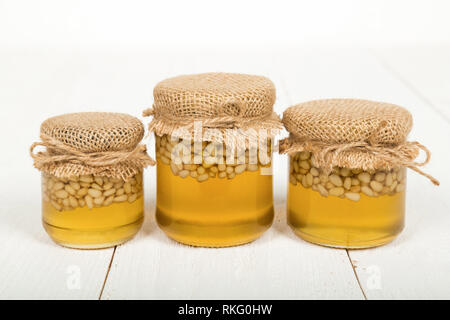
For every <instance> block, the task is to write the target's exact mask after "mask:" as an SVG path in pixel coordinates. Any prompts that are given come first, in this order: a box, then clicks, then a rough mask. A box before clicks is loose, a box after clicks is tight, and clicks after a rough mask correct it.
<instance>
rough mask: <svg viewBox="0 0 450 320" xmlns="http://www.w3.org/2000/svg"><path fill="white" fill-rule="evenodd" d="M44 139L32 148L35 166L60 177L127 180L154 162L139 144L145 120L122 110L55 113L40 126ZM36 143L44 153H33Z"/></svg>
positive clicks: (143, 146)
mask: <svg viewBox="0 0 450 320" xmlns="http://www.w3.org/2000/svg"><path fill="white" fill-rule="evenodd" d="M40 136H41V139H42V142H35V143H33V144H32V146H31V148H30V154H31V156H32V157H33V159H34V166H35V167H36V168H37V169H38V170H40V171H42V172H44V173H47V174H51V175H54V176H56V177H58V178H70V177H72V176H80V175H90V174H93V175H95V176H104V177H110V178H111V177H112V178H120V179H123V180H125V181H126V180H128V179H130V178H131V177H133V176H135V175H136V174H138V173H140V172H142V170H143V169H144V168H145V167H147V166H148V165H154V164H155V162H154V160H153V159H151V158H150V157H149V156H148V154H147V151H146V146H145V145H141V144H139V142H140V141H141V140H142V138H143V136H144V126H143V124H142V122H141V121H140V120H139V119H137V118H135V117H132V116H130V115H127V114H122V113H102V112H84V113H72V114H65V115H61V116H56V117H52V118H49V119H47V120H46V121H44V122H43V123H42V125H41V130H40ZM37 146H43V147H46V151H44V152H37V153H35V152H34V149H35V148H36V147H37Z"/></svg>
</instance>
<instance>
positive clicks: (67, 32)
mask: <svg viewBox="0 0 450 320" xmlns="http://www.w3.org/2000/svg"><path fill="white" fill-rule="evenodd" d="M449 13H450V3H449V2H448V1H445V0H430V1H421V0H391V1H389V0H378V1H375V0H373V1H371V0H341V1H333V0H317V1H286V0H280V1H267V0H248V1H239V0H228V1H208V0H201V1H199V0H192V1H173V0H167V1H135V0H131V1H114V0H112V1H98V0H97V1H95V0H94V1H89V0H81V1H71V0H69V1H67V0H66V1H58V0H53V1H48V0H46V1H23V0H16V1H4V0H3V1H0V38H1V39H2V46H6V47H12V48H17V47H19V48H20V47H21V48H26V49H29V48H30V47H32V48H43V49H50V48H52V49H62V48H67V49H80V50H92V49H98V48H105V47H109V48H111V49H113V50H120V49H122V50H125V51H127V50H129V49H132V48H143V47H144V48H151V49H156V48H161V47H162V48H167V47H178V48H179V49H180V50H183V49H184V47H185V46H187V47H189V48H191V49H195V48H196V47H197V46H200V47H204V48H211V47H218V46H220V47H227V48H229V49H230V50H232V51H239V50H240V49H241V48H242V47H244V48H245V47H249V46H253V45H261V46H264V47H265V48H266V49H274V48H276V47H278V46H296V45H300V46H305V45H306V46H308V45H327V46H328V45H339V46H342V45H350V46H354V45H362V46H368V47H373V46H399V45H420V44H442V43H448V42H449V41H450V25H449V18H448V16H449Z"/></svg>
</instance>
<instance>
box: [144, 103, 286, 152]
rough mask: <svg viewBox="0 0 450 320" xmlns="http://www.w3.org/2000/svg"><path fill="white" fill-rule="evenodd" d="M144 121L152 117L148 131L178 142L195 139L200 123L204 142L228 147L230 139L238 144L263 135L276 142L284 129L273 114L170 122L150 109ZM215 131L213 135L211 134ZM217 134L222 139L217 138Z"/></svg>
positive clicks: (173, 120)
mask: <svg viewBox="0 0 450 320" xmlns="http://www.w3.org/2000/svg"><path fill="white" fill-rule="evenodd" d="M142 115H143V116H144V117H150V116H153V119H152V121H151V122H150V123H149V124H148V131H149V133H150V132H154V133H155V134H156V135H158V136H162V135H174V136H176V137H179V138H186V139H195V136H196V135H195V132H194V130H195V122H200V123H201V126H202V130H203V132H202V133H203V135H202V137H201V140H202V141H212V142H217V143H229V141H228V140H227V136H228V138H229V137H230V135H231V136H232V137H233V138H236V140H238V141H239V140H240V139H246V140H248V139H257V138H258V137H259V136H260V134H261V131H263V132H264V134H265V135H266V136H267V137H268V138H274V137H275V136H276V135H278V134H279V133H280V131H281V130H282V129H283V124H282V123H281V119H280V117H279V116H278V115H277V114H276V113H275V112H272V113H271V114H270V115H265V116H261V117H252V118H243V117H239V116H219V117H212V118H193V119H187V118H186V119H170V118H168V117H167V116H163V115H160V114H156V113H155V112H154V109H152V108H149V109H146V110H144V112H143V113H142ZM211 129H212V131H211ZM214 130H218V131H219V132H220V135H219V136H217V135H215V134H214Z"/></svg>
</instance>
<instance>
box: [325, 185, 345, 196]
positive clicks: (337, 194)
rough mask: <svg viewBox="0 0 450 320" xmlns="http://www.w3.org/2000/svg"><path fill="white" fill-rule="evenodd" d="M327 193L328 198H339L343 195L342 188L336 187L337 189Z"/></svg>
mask: <svg viewBox="0 0 450 320" xmlns="http://www.w3.org/2000/svg"><path fill="white" fill-rule="evenodd" d="M328 193H329V194H330V196H336V197H339V196H341V195H343V194H344V188H342V187H337V188H331V189H330V190H329V191H328Z"/></svg>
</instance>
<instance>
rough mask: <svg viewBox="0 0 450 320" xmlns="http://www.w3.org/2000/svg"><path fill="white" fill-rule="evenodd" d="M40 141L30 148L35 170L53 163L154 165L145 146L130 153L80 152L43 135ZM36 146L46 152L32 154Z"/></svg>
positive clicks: (140, 146) (90, 165)
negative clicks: (45, 149)
mask: <svg viewBox="0 0 450 320" xmlns="http://www.w3.org/2000/svg"><path fill="white" fill-rule="evenodd" d="M41 139H42V142H35V143H33V144H32V145H31V147H30V155H31V157H32V158H33V159H34V165H35V167H36V168H37V169H42V168H44V167H45V166H47V165H51V164H55V163H71V164H81V165H84V166H89V167H106V166H114V165H117V164H120V163H134V164H139V165H140V166H143V167H145V166H147V165H154V164H155V161H154V160H153V159H152V158H151V157H150V156H149V155H148V154H147V152H146V151H147V147H146V146H145V145H137V146H136V147H135V148H134V149H133V150H131V151H102V152H82V151H79V150H77V149H75V148H73V147H71V146H68V145H66V144H64V143H63V142H61V141H59V140H57V139H55V138H53V137H51V136H48V135H45V134H42V135H41ZM37 146H43V147H46V148H47V151H46V152H38V153H34V149H35V148H36V147H37Z"/></svg>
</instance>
